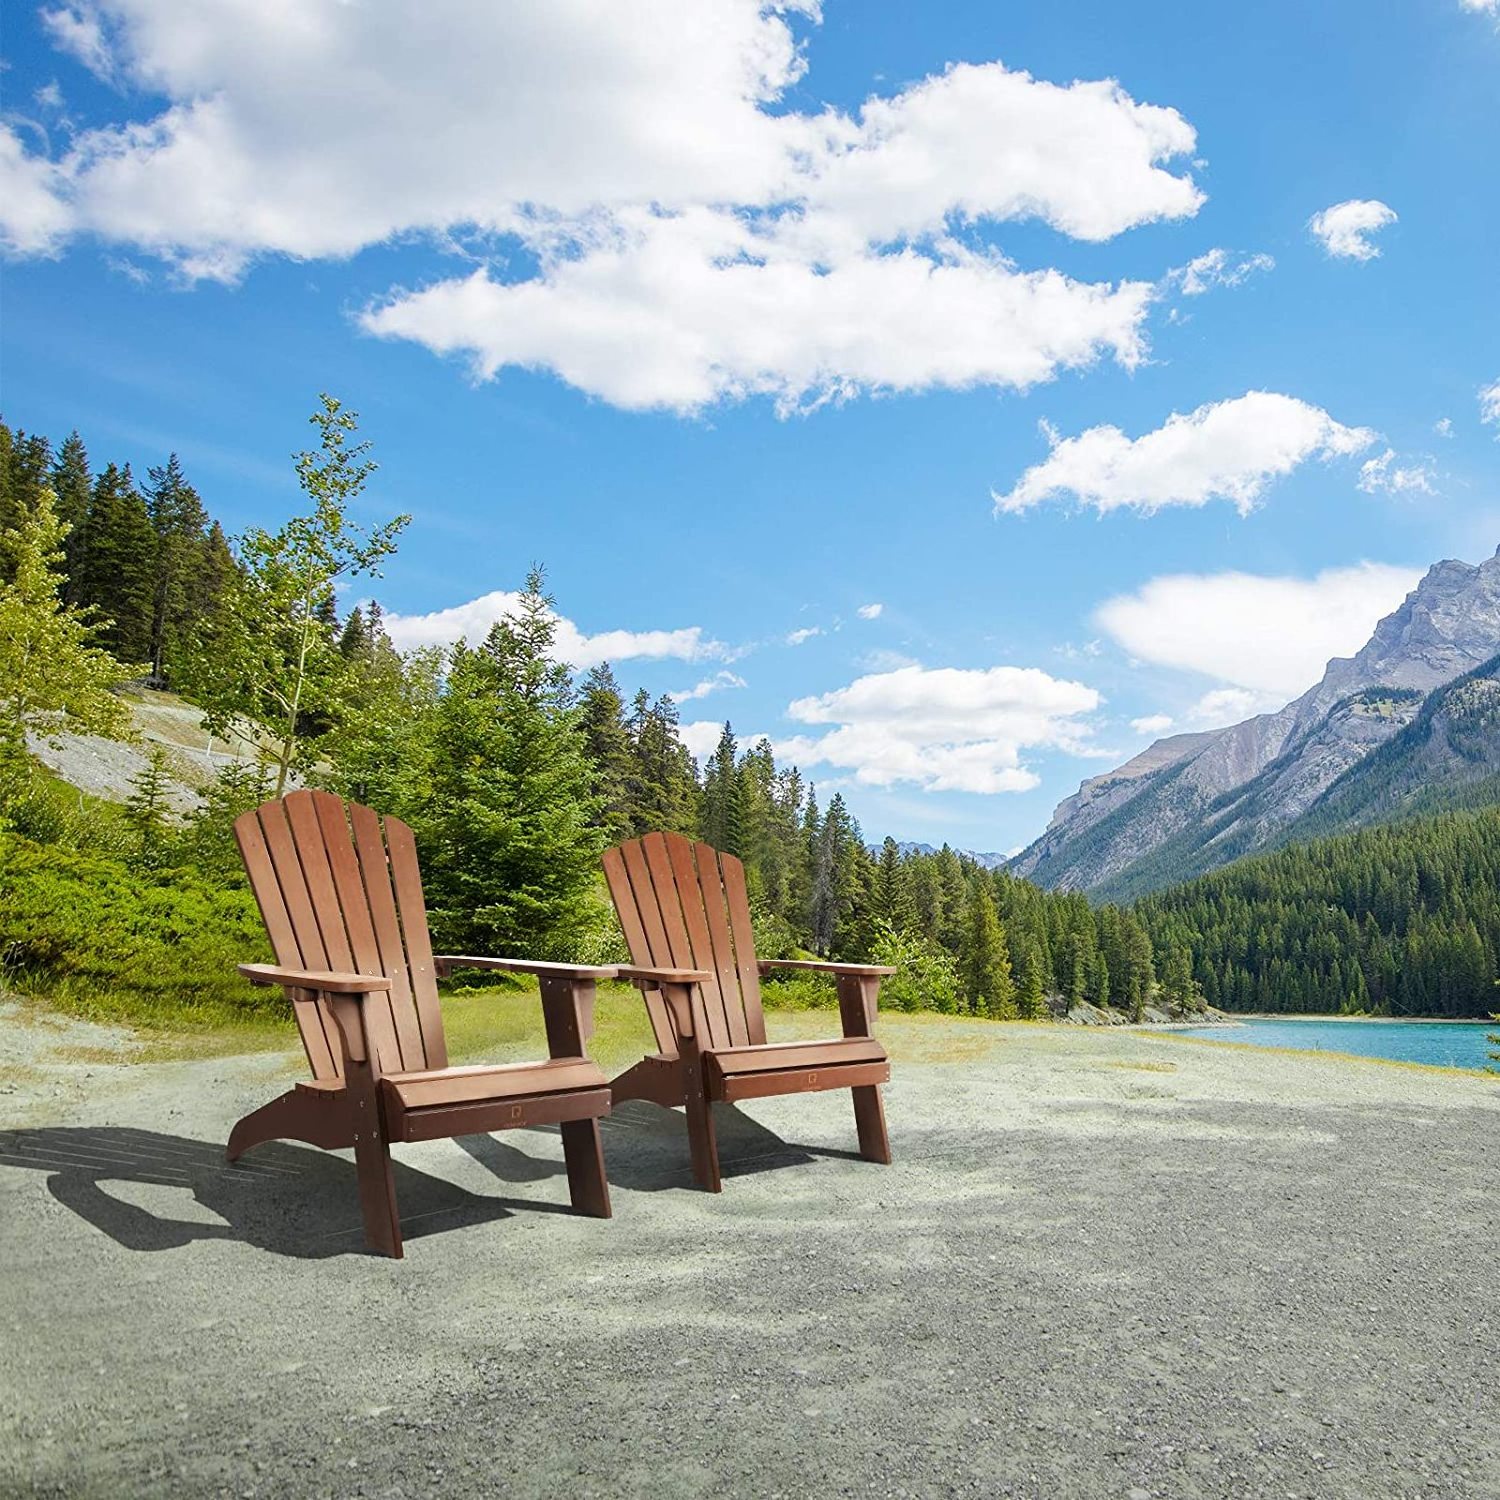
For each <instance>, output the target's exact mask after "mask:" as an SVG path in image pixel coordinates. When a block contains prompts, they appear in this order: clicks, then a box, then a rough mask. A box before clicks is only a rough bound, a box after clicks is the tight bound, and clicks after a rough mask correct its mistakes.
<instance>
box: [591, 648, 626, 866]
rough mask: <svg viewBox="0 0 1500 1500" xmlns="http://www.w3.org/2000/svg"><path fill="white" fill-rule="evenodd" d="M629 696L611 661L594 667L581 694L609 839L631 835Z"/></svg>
mask: <svg viewBox="0 0 1500 1500" xmlns="http://www.w3.org/2000/svg"><path fill="white" fill-rule="evenodd" d="M624 707H625V700H624V699H623V698H622V697H621V696H620V685H619V683H618V682H616V681H615V674H614V673H613V672H612V671H611V670H610V665H609V663H608V662H601V663H600V664H599V665H598V666H597V667H594V668H593V669H592V670H591V671H590V672H589V674H588V675H587V676H586V677H585V678H584V680H583V686H582V688H581V689H580V691H579V695H578V708H579V720H580V724H581V727H582V730H583V740H584V745H585V748H586V749H587V752H588V757H589V763H590V764H591V765H592V766H593V768H594V776H593V787H592V790H593V794H594V797H595V799H596V800H597V801H598V803H599V807H600V814H599V815H600V817H601V818H602V819H603V822H604V828H605V831H606V832H607V834H608V835H609V841H610V842H611V843H612V844H613V843H619V842H621V841H622V840H624V839H628V838H629V837H630V836H631V832H632V826H631V817H630V801H629V788H630V773H631V746H630V731H629V730H628V729H627V728H626V726H625V715H624Z"/></svg>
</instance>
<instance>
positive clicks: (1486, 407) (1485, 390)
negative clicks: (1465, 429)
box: [1479, 380, 1500, 442]
mask: <svg viewBox="0 0 1500 1500" xmlns="http://www.w3.org/2000/svg"><path fill="white" fill-rule="evenodd" d="M1479 420H1480V421H1481V422H1492V423H1494V424H1495V425H1496V426H1500V380H1497V381H1496V382H1495V383H1494V384H1493V385H1486V386H1481V387H1480V390H1479ZM1496 441H1497V442H1500V434H1497V437H1496Z"/></svg>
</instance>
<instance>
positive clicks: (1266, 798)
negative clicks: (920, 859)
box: [1009, 549, 1500, 897]
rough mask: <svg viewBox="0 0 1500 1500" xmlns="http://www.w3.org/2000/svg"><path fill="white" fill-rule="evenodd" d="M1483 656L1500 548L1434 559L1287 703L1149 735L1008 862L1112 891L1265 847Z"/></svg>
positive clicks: (1499, 580)
mask: <svg viewBox="0 0 1500 1500" xmlns="http://www.w3.org/2000/svg"><path fill="white" fill-rule="evenodd" d="M1497 653H1500V549H1497V551H1496V553H1495V555H1494V556H1493V557H1491V558H1489V559H1487V560H1486V561H1484V562H1482V563H1477V564H1470V563H1465V562H1459V561H1455V560H1452V559H1447V560H1444V561H1442V562H1438V563H1434V564H1433V566H1432V567H1431V568H1429V569H1428V571H1427V573H1426V574H1425V575H1424V576H1423V578H1422V579H1421V581H1420V582H1419V583H1418V585H1417V587H1416V588H1415V589H1413V590H1412V591H1411V593H1409V594H1408V595H1407V596H1406V598H1405V599H1404V600H1403V601H1402V602H1401V604H1400V605H1399V606H1398V607H1397V608H1396V609H1395V610H1393V611H1391V613H1390V614H1388V615H1386V616H1385V617H1384V618H1383V619H1382V620H1381V621H1380V622H1379V623H1378V624H1377V625H1376V627H1375V630H1374V632H1373V633H1372V634H1371V636H1370V639H1369V640H1368V641H1367V642H1366V643H1365V645H1364V646H1363V647H1361V649H1360V650H1359V651H1358V652H1356V653H1355V654H1354V655H1353V656H1349V657H1334V658H1333V659H1331V660H1330V661H1329V663H1328V665H1327V667H1326V668H1325V669H1324V672H1323V675H1322V677H1321V678H1320V679H1319V680H1318V682H1316V683H1315V684H1314V685H1313V686H1312V687H1311V688H1309V689H1308V690H1307V691H1306V692H1305V693H1303V694H1302V695H1301V696H1300V697H1298V698H1295V699H1293V700H1292V701H1291V702H1290V703H1288V704H1286V705H1285V706H1284V707H1282V708H1281V709H1278V710H1276V711H1275V712H1274V713H1267V714H1258V715H1256V716H1254V717H1253V718H1250V719H1246V720H1244V721H1243V722H1241V723H1239V724H1233V725H1229V726H1228V727H1226V728H1224V729H1219V730H1206V731H1202V732H1201V733H1197V734H1181V735H1174V736H1171V737H1169V738H1167V739H1163V740H1158V741H1156V742H1154V743H1153V744H1152V745H1150V746H1148V747H1147V749H1146V750H1144V751H1142V752H1141V753H1140V754H1139V755H1136V756H1134V757H1132V758H1131V759H1130V760H1129V761H1126V762H1125V763H1124V764H1123V765H1122V766H1120V767H1117V768H1116V769H1115V770H1113V771H1109V772H1106V773H1104V774H1103V775H1102V776H1097V777H1091V778H1089V780H1087V781H1085V782H1084V783H1083V784H1082V785H1081V786H1080V787H1079V789H1078V791H1077V792H1075V793H1074V794H1073V795H1072V796H1071V797H1068V798H1065V799H1063V801H1062V802H1060V803H1059V804H1058V807H1057V809H1056V811H1055V812H1054V814H1053V817H1052V821H1051V822H1050V823H1049V824H1048V826H1047V829H1046V831H1045V832H1044V833H1043V834H1042V835H1041V837H1040V838H1038V839H1037V840H1035V841H1034V842H1033V843H1032V844H1031V845H1030V846H1029V847H1028V848H1026V849H1024V850H1023V851H1022V852H1021V853H1020V854H1019V855H1017V856H1016V858H1015V859H1013V860H1012V861H1010V863H1009V868H1010V869H1011V870H1012V871H1013V872H1014V873H1016V874H1018V875H1023V876H1026V877H1027V878H1029V879H1032V880H1034V881H1036V882H1037V883H1038V884H1040V885H1043V886H1046V887H1048V888H1052V889H1071V890H1087V891H1091V892H1098V893H1101V894H1106V893H1107V894H1109V895H1110V896H1111V897H1116V896H1120V895H1122V894H1124V893H1126V892H1135V893H1140V892H1142V891H1144V890H1151V889H1156V888H1158V887H1159V886H1160V885H1162V884H1166V883H1169V882H1170V881H1171V880H1173V879H1178V878H1182V876H1183V875H1185V874H1200V873H1203V872H1205V871H1207V870H1210V869H1214V868H1217V867H1218V866H1219V865H1221V864H1223V863H1225V862H1227V860H1228V859H1231V858H1235V857H1237V856H1238V855H1239V854H1242V853H1248V852H1251V851H1252V850H1255V849H1260V848H1264V847H1267V846H1268V845H1269V844H1270V843H1271V842H1272V841H1273V840H1275V839H1276V838H1277V835H1278V831H1279V829H1280V828H1282V827H1283V826H1285V825H1286V824H1289V823H1292V822H1294V821H1295V820H1297V819H1298V818H1300V817H1302V816H1303V815H1304V814H1306V813H1307V812H1308V810H1309V809H1310V808H1311V807H1313V805H1314V804H1315V803H1317V801H1318V799H1319V798H1320V797H1321V796H1322V795H1323V794H1324V793H1325V792H1326V791H1327V790H1328V789H1329V788H1330V787H1331V786H1332V785H1333V784H1334V782H1336V781H1338V780H1339V779H1340V778H1341V777H1342V776H1344V775H1346V774H1347V773H1349V772H1350V771H1351V769H1352V768H1353V767H1354V766H1356V765H1357V764H1359V763H1360V762H1361V761H1362V760H1364V759H1365V757H1366V756H1368V755H1369V754H1370V753H1372V752H1373V751H1375V750H1377V749H1378V748H1379V747H1380V746H1381V745H1383V744H1385V743H1386V742H1387V741H1389V740H1390V739H1391V737H1392V736H1393V735H1395V734H1397V733H1399V732H1401V731H1402V730H1403V729H1405V728H1406V727H1407V726H1408V725H1409V724H1410V723H1411V722H1412V720H1413V718H1414V716H1415V715H1416V714H1417V713H1419V712H1420V702H1421V699H1422V698H1424V697H1425V696H1426V695H1427V694H1429V693H1432V692H1433V691H1435V690H1436V689H1438V688H1440V687H1442V686H1444V685H1445V684H1447V683H1449V682H1451V681H1453V680H1454V679H1456V678H1458V677H1460V676H1462V675H1464V674H1466V673H1471V672H1474V671H1476V670H1477V669H1479V668H1481V667H1482V666H1483V665H1484V664H1485V663H1486V662H1488V661H1489V660H1490V659H1491V658H1492V657H1494V656H1495V655H1496V654H1497ZM1273 767H1274V768H1275V770H1274V771H1273ZM1267 778H1269V779H1267ZM1163 850H1166V851H1167V853H1166V854H1165V855H1162V854H1161V853H1160V851H1163Z"/></svg>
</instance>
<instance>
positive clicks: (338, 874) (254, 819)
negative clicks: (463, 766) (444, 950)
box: [234, 791, 448, 1079]
mask: <svg viewBox="0 0 1500 1500" xmlns="http://www.w3.org/2000/svg"><path fill="white" fill-rule="evenodd" d="M234 836H235V840H236V842H237V843H238V844H239V846H240V854H241V855H242V857H243V858H244V861H245V870H246V872H247V873H248V874H249V876H250V885H251V888H252V889H253V890H254V892H255V900H256V902H257V904H258V905H259V906H260V914H261V917H262V919H263V920H264V921H265V924H266V932H267V933H268V934H269V935H270V939H271V947H272V948H273V949H275V952H276V962H277V963H278V964H280V965H281V967H282V968H286V969H325V970H332V971H334V972H336V973H346V974H372V975H373V974H380V975H384V976H385V977H386V978H387V979H389V980H390V981H391V988H390V993H389V994H388V995H379V996H371V997H370V998H369V999H368V1000H366V1001H364V1002H363V1004H364V1012H365V1025H366V1028H367V1030H368V1032H369V1034H370V1037H371V1040H372V1042H373V1043H374V1046H375V1051H376V1055H377V1057H378V1058H379V1059H380V1068H381V1071H382V1072H385V1073H398V1072H414V1071H417V1070H419V1069H423V1068H443V1067H446V1066H447V1065H448V1048H447V1045H446V1043H445V1042H444V1040H443V1019H442V1013H441V1011H440V1010H439V1007H438V994H437V975H436V972H435V970H434V967H433V962H432V940H431V938H430V937H429V936H428V933H427V909H426V906H425V904H424V902H423V899H422V876H421V872H420V871H419V870H418V868H417V846H416V844H415V842H414V841H413V839H412V834H411V829H410V828H408V827H407V826H406V824H405V823H403V822H402V821H401V820H400V819H399V818H385V819H382V818H381V817H380V816H379V815H378V814H377V813H374V812H371V811H370V809H369V808H368V807H361V806H360V804H359V803H357V802H343V801H341V800H340V799H339V798H338V797H335V796H334V795H333V794H332V793H331V792H309V791H300V792H291V793H289V794H288V795H287V796H285V797H283V798H282V799H281V800H280V801H279V802H266V803H263V804H262V805H261V806H260V807H257V808H256V809H255V810H254V811H253V812H247V813H245V814H243V816H241V817H239V818H237V819H236V820H235V824H234ZM293 1004H294V1007H295V1009H296V1012H297V1026H298V1028H299V1029H300V1030H301V1032H302V1045H303V1046H304V1047H305V1048H306V1049H307V1061H308V1063H309V1064H310V1066H311V1067H312V1070H313V1077H314V1078H319V1079H337V1078H339V1077H341V1076H342V1073H343V1062H342V1057H343V1054H342V1051H341V1049H340V1046H339V1033H338V1027H337V1024H336V1023H335V1021H334V1019H333V1016H332V1014H331V1012H330V1011H329V1010H328V1008H327V1006H326V1005H324V1004H322V1003H321V1002H319V1001H317V1000H315V999H313V998H309V997H303V998H299V999H296V1000H294V1002H293Z"/></svg>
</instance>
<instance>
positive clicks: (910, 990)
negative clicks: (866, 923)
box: [870, 926, 963, 1015]
mask: <svg viewBox="0 0 1500 1500" xmlns="http://www.w3.org/2000/svg"><path fill="white" fill-rule="evenodd" d="M870 962H871V963H875V964H891V965H892V966H894V968H895V970H896V972H895V973H894V974H892V975H891V976H890V978H888V979H886V980H885V981H883V983H882V984H881V986H880V1003H881V1005H882V1006H883V1007H884V1008H886V1009H889V1010H937V1011H943V1012H944V1013H946V1014H950V1015H951V1014H952V1013H953V1012H955V1011H958V1010H961V1009H962V1008H963V1007H962V1005H961V1004H960V1001H959V993H960V992H959V982H958V966H957V965H956V964H955V963H954V962H953V956H952V955H951V954H950V953H949V952H948V950H947V949H946V948H941V947H939V946H938V945H937V944H936V943H932V942H929V941H928V940H927V939H926V938H921V937H915V936H913V935H912V934H911V933H907V932H898V931H897V930H896V929H895V928H894V927H889V926H882V927H881V929H880V931H879V933H878V934H877V935H876V938H875V946H874V949H873V950H872V952H871V954H870Z"/></svg>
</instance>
